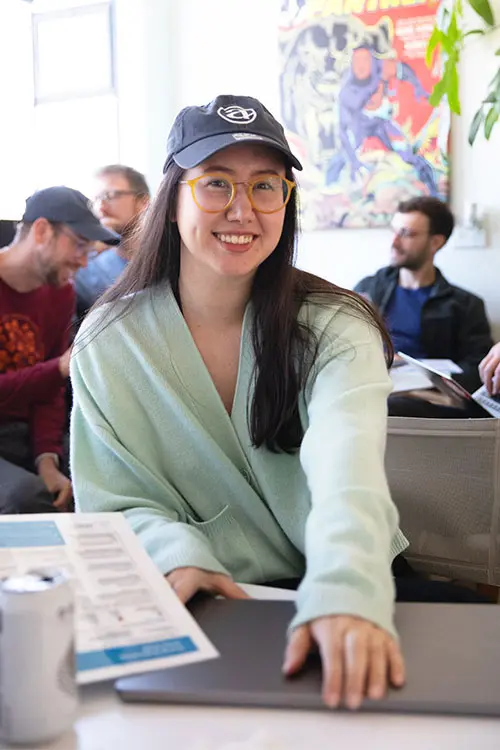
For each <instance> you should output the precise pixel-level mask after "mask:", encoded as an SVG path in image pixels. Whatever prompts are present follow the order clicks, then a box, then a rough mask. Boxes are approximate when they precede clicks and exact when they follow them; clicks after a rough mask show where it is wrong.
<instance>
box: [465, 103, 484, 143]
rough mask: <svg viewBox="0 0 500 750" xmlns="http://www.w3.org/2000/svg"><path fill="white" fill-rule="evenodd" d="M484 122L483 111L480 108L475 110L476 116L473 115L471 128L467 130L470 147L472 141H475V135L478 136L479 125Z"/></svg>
mask: <svg viewBox="0 0 500 750" xmlns="http://www.w3.org/2000/svg"><path fill="white" fill-rule="evenodd" d="M483 120H484V111H483V108H482V107H481V108H480V109H478V110H477V112H476V114H475V115H474V117H473V119H472V122H471V126H470V128H469V143H470V145H471V146H473V145H474V141H475V140H476V135H477V134H478V131H479V128H480V127H481V124H482V122H483Z"/></svg>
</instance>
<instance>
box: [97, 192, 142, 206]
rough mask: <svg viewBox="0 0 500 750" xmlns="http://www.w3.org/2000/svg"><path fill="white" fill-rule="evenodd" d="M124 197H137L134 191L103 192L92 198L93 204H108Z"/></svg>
mask: <svg viewBox="0 0 500 750" xmlns="http://www.w3.org/2000/svg"><path fill="white" fill-rule="evenodd" d="M124 195H138V193H136V191H135V190H105V191H104V192H103V193H99V194H98V195H96V196H95V197H94V203H110V202H111V201H116V200H118V198H122V197H123V196H124Z"/></svg>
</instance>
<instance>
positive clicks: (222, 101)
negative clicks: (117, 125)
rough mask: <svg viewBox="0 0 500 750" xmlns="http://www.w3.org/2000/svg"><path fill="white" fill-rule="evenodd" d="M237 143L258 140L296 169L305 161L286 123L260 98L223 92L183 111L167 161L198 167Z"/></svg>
mask: <svg viewBox="0 0 500 750" xmlns="http://www.w3.org/2000/svg"><path fill="white" fill-rule="evenodd" d="M237 143H258V144H262V145H264V146H271V147H272V148H275V149H277V150H278V151H281V153H282V154H283V155H284V156H285V157H286V160H287V162H288V163H289V164H290V165H291V166H292V167H295V169H302V164H301V163H300V161H299V160H298V159H297V157H296V156H294V155H293V154H292V152H291V150H290V146H289V145H288V141H287V139H286V137H285V131H284V129H283V126H282V125H281V124H280V123H279V122H278V121H277V120H276V119H275V118H274V117H273V115H272V114H271V113H270V112H269V110H268V109H266V107H264V105H263V104H262V103H261V102H259V100H258V99H254V98H253V97H251V96H230V95H222V96H218V97H217V98H216V99H214V100H213V101H212V102H210V104H204V105H203V106H201V107H186V108H185V109H183V110H181V111H180V112H179V114H178V115H177V117H176V118H175V122H174V124H173V125H172V129H171V131H170V135H169V136H168V142H167V152H168V156H167V160H166V162H165V166H164V167H163V171H164V172H165V170H166V168H167V166H168V164H170V162H171V161H172V160H173V161H175V163H176V164H178V165H179V166H180V167H182V168H183V169H191V167H196V166H197V165H198V164H200V163H201V162H202V161H204V160H205V159H208V157H209V156H212V155H213V154H215V153H217V151H220V150H221V149H223V148H227V146H234V145H235V144H237Z"/></svg>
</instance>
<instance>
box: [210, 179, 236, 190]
mask: <svg viewBox="0 0 500 750" xmlns="http://www.w3.org/2000/svg"><path fill="white" fill-rule="evenodd" d="M206 187H209V188H213V189H216V190H231V186H230V185H229V183H228V182H226V180H213V179H212V180H209V181H208V182H207V183H206Z"/></svg>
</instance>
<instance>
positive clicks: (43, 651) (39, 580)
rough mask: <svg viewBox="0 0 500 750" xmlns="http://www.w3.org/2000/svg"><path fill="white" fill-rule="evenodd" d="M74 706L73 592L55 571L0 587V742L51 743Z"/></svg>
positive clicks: (68, 721)
mask: <svg viewBox="0 0 500 750" xmlns="http://www.w3.org/2000/svg"><path fill="white" fill-rule="evenodd" d="M77 705H78V691H77V684H76V666H75V623H74V596H73V587H72V584H71V581H70V580H69V578H68V577H67V576H66V575H65V574H64V573H63V572H61V571H55V570H52V569H51V570H48V569H47V570H45V569H43V570H40V569H38V570H31V571H29V572H27V573H24V574H22V575H13V576H10V577H9V578H5V579H4V580H2V581H0V739H1V740H3V741H4V742H8V743H10V744H21V743H24V744H31V743H41V742H46V741H49V740H52V739H54V738H56V737H58V736H59V735H60V734H62V733H63V732H65V731H66V730H67V729H69V728H70V727H71V726H72V724H73V721H74V718H75V714H76V709H77Z"/></svg>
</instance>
